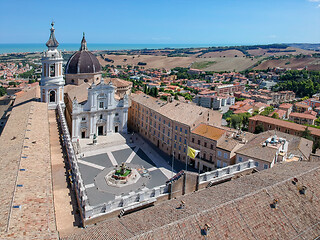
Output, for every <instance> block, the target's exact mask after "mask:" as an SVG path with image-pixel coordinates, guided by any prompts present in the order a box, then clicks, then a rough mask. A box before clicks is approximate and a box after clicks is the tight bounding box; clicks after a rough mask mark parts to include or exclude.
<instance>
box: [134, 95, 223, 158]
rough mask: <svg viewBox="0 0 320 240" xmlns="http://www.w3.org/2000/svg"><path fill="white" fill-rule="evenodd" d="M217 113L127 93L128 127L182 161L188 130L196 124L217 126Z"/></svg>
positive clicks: (218, 117)
mask: <svg viewBox="0 0 320 240" xmlns="http://www.w3.org/2000/svg"><path fill="white" fill-rule="evenodd" d="M221 118H222V115H221V113H219V112H217V111H213V110H210V109H207V108H203V107H199V106H196V105H193V104H188V103H183V102H179V101H174V100H173V101H170V100H169V101H162V100H159V99H156V98H153V97H150V96H148V95H146V94H143V93H138V94H132V95H131V107H130V108H129V113H128V127H129V130H131V131H134V132H137V133H139V134H140V135H141V136H142V137H144V138H145V139H146V140H148V141H150V142H151V143H152V144H153V145H155V146H156V147H158V148H159V149H160V150H162V151H163V152H165V153H166V154H168V155H172V154H173V153H174V155H175V158H177V159H178V160H180V161H185V159H186V155H187V146H188V143H189V140H190V133H191V131H192V130H193V129H194V128H195V127H196V126H197V125H199V124H200V123H207V124H210V125H215V126H220V125H221Z"/></svg>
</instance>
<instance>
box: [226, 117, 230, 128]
mask: <svg viewBox="0 0 320 240" xmlns="http://www.w3.org/2000/svg"><path fill="white" fill-rule="evenodd" d="M226 122H227V123H228V127H231V117H227V118H226Z"/></svg>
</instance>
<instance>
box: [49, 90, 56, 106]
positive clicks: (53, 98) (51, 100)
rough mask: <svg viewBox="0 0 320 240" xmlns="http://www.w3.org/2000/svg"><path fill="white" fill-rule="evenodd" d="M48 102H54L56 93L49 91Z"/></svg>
mask: <svg viewBox="0 0 320 240" xmlns="http://www.w3.org/2000/svg"><path fill="white" fill-rule="evenodd" d="M49 102H51V103H53V102H56V92H55V91H53V90H52V91H50V93H49Z"/></svg>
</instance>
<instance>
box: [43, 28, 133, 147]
mask: <svg viewBox="0 0 320 240" xmlns="http://www.w3.org/2000/svg"><path fill="white" fill-rule="evenodd" d="M50 31H51V33H50V38H49V40H48V42H47V43H46V45H47V47H48V50H47V51H45V52H44V53H43V57H42V68H43V72H42V77H41V81H40V87H41V101H42V102H47V103H48V108H49V109H55V108H56V107H57V105H58V104H59V105H61V106H62V107H63V108H65V116H66V120H67V123H68V127H69V131H70V135H71V137H72V141H77V140H78V139H80V138H93V137H94V136H106V135H109V134H113V133H117V132H120V133H127V119H128V108H129V95H130V93H131V87H132V83H131V82H127V81H124V80H121V79H116V78H112V79H103V78H102V73H101V66H100V63H99V61H98V59H97V58H96V56H95V55H93V54H92V53H91V52H90V51H89V50H88V47H87V42H86V39H85V35H84V34H83V38H82V41H81V46H80V49H79V51H77V52H75V53H74V54H73V55H72V56H71V57H70V59H69V60H68V62H67V64H66V67H65V79H66V81H65V80H64V78H63V71H62V62H63V57H62V53H61V51H59V50H58V49H57V48H58V46H59V43H58V41H57V40H56V38H55V34H54V32H55V29H54V24H53V23H52V28H51V30H50Z"/></svg>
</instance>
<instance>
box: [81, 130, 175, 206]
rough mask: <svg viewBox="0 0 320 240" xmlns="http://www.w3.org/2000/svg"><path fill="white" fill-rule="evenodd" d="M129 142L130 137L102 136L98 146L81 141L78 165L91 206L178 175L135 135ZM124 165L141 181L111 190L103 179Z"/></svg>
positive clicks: (161, 182) (162, 182) (90, 141)
mask: <svg viewBox="0 0 320 240" xmlns="http://www.w3.org/2000/svg"><path fill="white" fill-rule="evenodd" d="M130 138H132V136H131V135H120V134H113V135H109V136H99V137H98V143H97V145H93V144H92V140H89V139H81V140H80V141H79V145H78V146H80V147H79V152H78V164H79V168H80V172H81V176H82V179H83V182H84V185H85V188H86V192H87V195H88V199H89V204H90V205H91V206H95V205H98V204H101V203H107V202H109V201H110V200H114V199H115V198H116V197H117V196H121V195H127V194H130V192H135V191H138V190H139V189H144V188H148V189H152V188H154V187H157V186H161V185H164V184H165V182H166V181H167V180H168V179H169V178H171V177H172V176H173V175H174V174H175V173H173V172H171V166H170V165H169V163H168V162H166V160H165V159H163V158H162V157H161V156H160V155H159V154H158V153H157V152H156V151H154V149H153V148H152V147H151V146H149V145H148V144H147V143H146V142H145V141H144V140H142V139H141V138H140V137H138V136H136V135H134V136H133V142H130ZM123 162H124V163H126V165H127V166H128V167H132V168H135V169H137V170H138V172H139V173H140V175H141V177H140V178H139V179H138V181H137V182H136V183H133V184H130V185H128V186H124V187H112V186H109V185H108V184H107V183H106V181H105V178H104V177H105V176H106V175H107V174H108V173H109V172H110V171H111V170H114V169H115V168H116V167H117V166H120V165H121V164H122V163H123Z"/></svg>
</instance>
